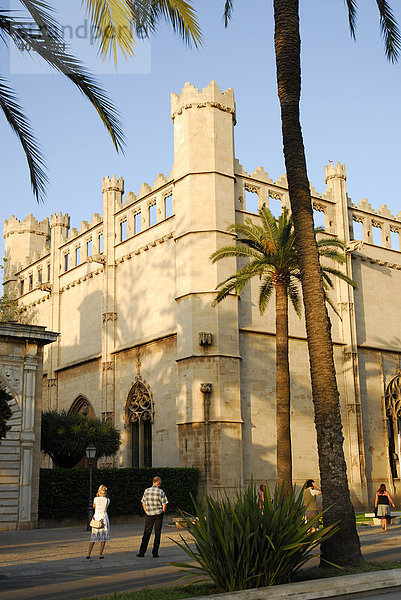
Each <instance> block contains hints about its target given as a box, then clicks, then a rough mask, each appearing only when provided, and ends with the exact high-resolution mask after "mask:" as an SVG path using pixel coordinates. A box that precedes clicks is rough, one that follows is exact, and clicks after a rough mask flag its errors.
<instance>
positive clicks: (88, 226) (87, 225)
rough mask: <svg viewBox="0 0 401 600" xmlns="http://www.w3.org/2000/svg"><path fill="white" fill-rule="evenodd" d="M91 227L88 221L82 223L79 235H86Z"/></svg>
mask: <svg viewBox="0 0 401 600" xmlns="http://www.w3.org/2000/svg"><path fill="white" fill-rule="evenodd" d="M90 228H91V226H90V225H89V223H88V221H82V223H81V227H80V228H79V231H78V234H79V235H81V234H82V233H85V232H86V231H88V229H90Z"/></svg>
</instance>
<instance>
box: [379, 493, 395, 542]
mask: <svg viewBox="0 0 401 600" xmlns="http://www.w3.org/2000/svg"><path fill="white" fill-rule="evenodd" d="M390 504H391V506H392V507H393V508H395V504H394V502H393V500H392V498H391V496H390V494H389V493H388V492H387V490H386V486H385V485H384V483H382V484H381V485H380V487H379V489H378V490H377V492H376V499H375V513H376V515H377V518H378V519H381V522H382V529H384V531H385V532H386V533H387V522H388V519H391V510H390Z"/></svg>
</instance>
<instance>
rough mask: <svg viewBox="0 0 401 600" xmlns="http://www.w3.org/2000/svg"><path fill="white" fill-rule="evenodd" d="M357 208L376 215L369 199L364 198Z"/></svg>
mask: <svg viewBox="0 0 401 600" xmlns="http://www.w3.org/2000/svg"><path fill="white" fill-rule="evenodd" d="M356 208H357V209H358V210H363V211H364V212H370V213H372V214H374V215H375V214H376V211H375V210H373V208H372V205H371V204H370V202H369V201H368V199H367V198H362V200H361V201H360V202H358V204H357V205H356Z"/></svg>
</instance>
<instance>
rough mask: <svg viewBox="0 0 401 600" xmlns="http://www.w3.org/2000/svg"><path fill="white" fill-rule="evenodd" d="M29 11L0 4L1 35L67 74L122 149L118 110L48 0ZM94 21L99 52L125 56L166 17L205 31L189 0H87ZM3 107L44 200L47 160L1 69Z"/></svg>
mask: <svg viewBox="0 0 401 600" xmlns="http://www.w3.org/2000/svg"><path fill="white" fill-rule="evenodd" d="M20 3H21V8H22V9H23V10H24V11H25V12H21V13H19V12H17V11H15V10H10V9H3V8H1V9H0V37H1V39H2V41H3V42H4V43H5V44H8V43H13V44H15V46H16V48H17V49H18V50H19V51H20V52H29V53H32V54H35V55H37V56H39V57H40V58H41V59H42V60H43V61H45V62H46V63H47V64H48V65H50V66H51V67H52V68H53V69H55V70H56V71H57V72H59V73H61V74H62V75H64V76H65V77H67V78H68V79H69V80H70V81H71V82H72V83H73V84H74V85H75V86H76V87H77V88H78V89H79V91H80V92H81V93H82V94H83V95H84V96H86V98H88V100H89V101H90V103H91V104H92V105H93V106H94V108H95V110H96V111H97V113H98V115H99V117H100V119H101V120H102V122H103V124H104V126H105V127H106V130H107V131H108V133H109V134H110V137H111V139H112V142H113V144H114V147H115V149H116V150H117V152H118V151H121V150H123V148H124V145H125V142H124V134H123V131H122V126H121V123H120V121H119V117H118V112H117V111H116V109H115V108H114V106H113V104H112V103H111V101H110V99H109V98H108V97H107V95H106V93H105V92H104V91H103V90H102V88H101V87H100V86H99V84H98V83H97V81H96V80H95V79H94V78H93V76H92V75H91V73H90V72H89V71H88V70H87V69H86V68H85V66H84V65H83V64H82V63H81V62H80V61H79V60H78V59H77V58H75V57H74V56H73V55H71V54H70V53H69V52H68V51H67V50H66V49H65V47H66V44H65V40H64V38H63V34H62V28H61V27H60V24H59V23H58V22H57V20H56V19H55V18H54V16H53V8H52V4H51V2H47V0H20ZM84 5H85V7H86V10H87V12H88V15H89V18H90V21H91V26H92V27H93V28H94V31H95V32H96V40H97V43H98V45H99V52H100V54H101V56H102V57H103V58H106V57H107V55H108V54H109V53H111V54H113V56H114V61H115V62H116V60H117V47H119V48H120V49H121V51H122V52H123V54H125V55H131V56H132V55H133V48H134V43H135V35H134V32H135V33H136V35H137V36H138V37H142V38H143V37H148V36H149V35H150V34H151V33H153V32H154V31H155V29H156V25H157V23H158V21H160V20H161V19H162V18H164V19H166V20H168V21H170V22H171V24H172V27H173V29H174V30H175V31H178V32H179V34H180V35H181V36H182V37H183V39H184V40H185V41H187V42H188V43H190V42H191V41H192V42H193V43H194V44H195V45H198V44H199V43H200V40H201V37H200V30H199V26H198V24H197V21H196V18H195V12H194V10H193V9H192V7H191V6H190V4H188V2H186V1H185V0H138V1H131V0H113V2H110V1H108V0H85V2H84ZM0 110H2V111H3V114H4V116H5V118H6V120H7V121H8V123H9V125H10V126H11V128H12V129H13V131H14V132H15V134H16V135H17V137H18V139H19V141H20V143H21V146H22V148H23V151H24V153H25V156H26V160H27V163H28V168H29V173H30V179H31V186H32V190H33V193H34V196H35V197H36V199H37V200H38V201H40V200H43V199H44V196H45V191H46V185H47V182H48V178H47V175H46V172H45V162H44V158H43V155H42V152H41V149H40V147H39V145H38V142H37V139H36V138H35V136H34V134H33V131H32V129H31V126H30V124H29V121H28V119H27V117H26V116H25V114H24V111H23V110H22V108H21V106H20V104H19V102H18V97H17V94H16V93H15V91H14V89H13V88H12V87H11V86H10V85H9V83H8V81H7V80H6V78H5V77H4V76H3V75H1V74H0Z"/></svg>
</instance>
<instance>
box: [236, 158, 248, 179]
mask: <svg viewBox="0 0 401 600" xmlns="http://www.w3.org/2000/svg"><path fill="white" fill-rule="evenodd" d="M234 173H235V175H243V176H245V177H247V176H248V173H247V172H246V171H245V170H244V167H243V165H241V163H240V162H239V159H238V158H235V159H234Z"/></svg>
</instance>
